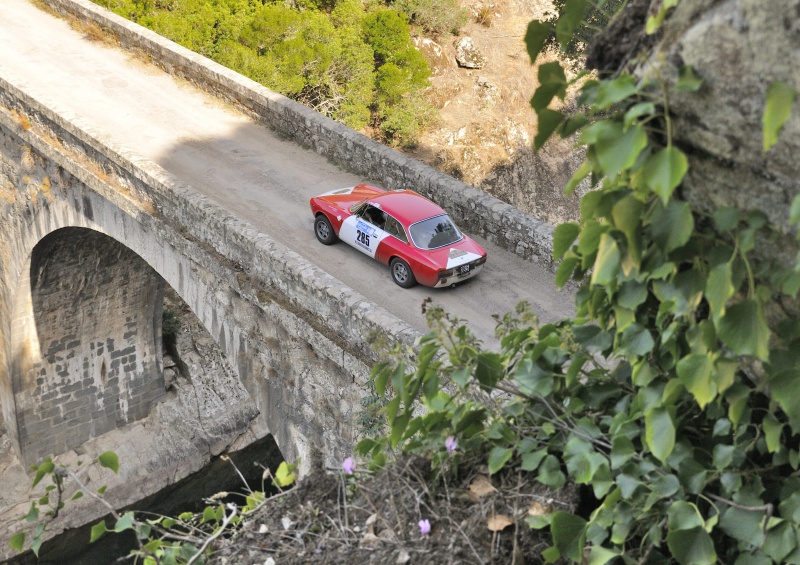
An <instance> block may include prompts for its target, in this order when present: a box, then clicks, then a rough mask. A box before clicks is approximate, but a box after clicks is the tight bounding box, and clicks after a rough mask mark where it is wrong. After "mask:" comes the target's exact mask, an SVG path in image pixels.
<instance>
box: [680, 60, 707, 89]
mask: <svg viewBox="0 0 800 565" xmlns="http://www.w3.org/2000/svg"><path fill="white" fill-rule="evenodd" d="M701 86H703V79H701V78H699V77H698V76H697V75H696V74H694V69H693V68H692V66H691V65H683V66H682V67H681V68H680V71H678V83H677V84H676V85H675V88H676V90H678V92H697V91H698V90H700V87H701Z"/></svg>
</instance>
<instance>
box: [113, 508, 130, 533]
mask: <svg viewBox="0 0 800 565" xmlns="http://www.w3.org/2000/svg"><path fill="white" fill-rule="evenodd" d="M132 529H133V512H126V513H125V514H123V515H122V517H121V518H120V519H119V520H117V523H116V524H114V531H115V532H124V531H125V530H132Z"/></svg>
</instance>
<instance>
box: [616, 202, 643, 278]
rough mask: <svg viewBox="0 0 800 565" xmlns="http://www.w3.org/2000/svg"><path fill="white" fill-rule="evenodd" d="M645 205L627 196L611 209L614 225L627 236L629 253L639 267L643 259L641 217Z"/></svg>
mask: <svg viewBox="0 0 800 565" xmlns="http://www.w3.org/2000/svg"><path fill="white" fill-rule="evenodd" d="M642 208H643V204H642V203H641V202H639V200H637V199H636V198H634V197H633V196H632V195H629V196H626V197H625V198H623V199H622V200H620V201H619V202H617V203H616V204H614V207H613V208H612V209H611V218H612V219H613V220H614V225H615V226H616V227H617V229H618V230H620V231H621V232H622V233H624V234H625V239H626V240H627V242H628V253H630V254H631V257H633V260H634V261H635V263H636V265H637V267H638V265H639V263H640V262H641V259H642V252H641V239H642V237H641V234H640V233H639V232H640V229H641V216H642Z"/></svg>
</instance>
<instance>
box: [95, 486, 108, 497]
mask: <svg viewBox="0 0 800 565" xmlns="http://www.w3.org/2000/svg"><path fill="white" fill-rule="evenodd" d="M107 488H108V485H103V486H101V487H100V488H98V489H97V494H100V495H102V494H105V492H106V489H107Z"/></svg>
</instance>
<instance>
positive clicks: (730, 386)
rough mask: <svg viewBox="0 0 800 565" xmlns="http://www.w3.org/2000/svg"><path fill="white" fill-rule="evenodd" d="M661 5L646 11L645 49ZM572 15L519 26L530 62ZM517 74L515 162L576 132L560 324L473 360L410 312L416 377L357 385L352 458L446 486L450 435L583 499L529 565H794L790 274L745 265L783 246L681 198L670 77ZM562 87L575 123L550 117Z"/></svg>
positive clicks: (766, 118)
mask: <svg viewBox="0 0 800 565" xmlns="http://www.w3.org/2000/svg"><path fill="white" fill-rule="evenodd" d="M677 3H678V2H677V1H675V0H672V1H669V2H664V3H663V6H662V9H661V11H660V12H659V13H658V14H656V15H654V16H652V17H651V18H650V20H649V21H648V22H647V26H646V27H647V31H648V33H652V32H654V31H656V30H658V28H659V26H661V25H662V24H663V22H664V21H666V18H668V17H669V11H670V9H672V8H674V7H675V6H676V5H677ZM585 8H586V2H583V1H579V0H575V1H567V2H565V4H564V9H563V11H562V12H561V15H560V18H559V19H558V21H557V22H555V23H553V22H539V21H534V22H531V24H530V25H529V28H528V32H527V35H526V38H525V39H526V45H527V48H528V53H529V55H530V57H531V62H532V63H533V62H535V61H536V59H537V57H538V56H539V54H540V52H541V51H542V49H544V48H545V45H546V42H547V38H548V37H549V36H550V35H551V34H555V36H556V38H557V39H558V42H559V43H560V44H561V46H562V47H565V46H567V45H569V44H570V41H571V40H572V37H573V34H574V32H575V30H576V29H577V28H578V25H579V22H580V20H581V18H582V16H583V13H584V11H585ZM538 78H539V83H540V87H539V89H538V90H537V91H536V93H535V94H534V96H533V99H532V100H531V105H532V107H533V109H534V111H535V112H536V114H537V117H538V122H539V132H538V134H537V136H536V139H535V142H534V144H535V147H536V148H537V149H538V148H541V147H542V146H543V145H544V143H545V142H546V141H547V140H548V139H549V138H550V137H551V136H553V135H556V134H558V135H561V136H562V137H565V138H566V137H571V136H577V138H578V140H579V142H580V143H581V144H582V145H584V146H585V147H586V160H585V162H584V163H583V164H582V166H581V167H580V168H579V170H578V171H577V173H576V174H575V175H574V176H573V178H572V179H571V180H570V181H569V182H568V184H567V186H566V188H565V192H567V193H570V192H572V191H573V190H574V189H575V188H576V187H577V186H578V184H580V183H581V182H582V181H584V179H590V182H591V184H592V186H593V187H594V190H592V191H590V192H588V193H587V194H586V195H585V196H583V198H582V199H581V205H580V209H581V220H580V222H571V223H565V224H562V225H560V226H558V227H557V228H556V230H555V234H554V258H555V259H556V260H560V263H559V265H558V268H557V272H556V282H557V284H558V285H559V286H563V285H564V284H566V283H567V282H568V281H569V280H574V281H577V282H578V284H579V285H580V288H579V290H578V292H577V294H576V307H577V314H576V317H575V318H574V319H569V320H563V321H561V322H558V323H553V324H539V323H538V321H537V320H536V319H535V317H533V316H532V314H531V313H530V311H529V310H526V309H525V308H521V309H519V310H518V312H517V313H516V314H515V315H508V316H506V317H505V318H503V319H502V320H501V323H500V324H499V325H498V332H499V333H498V335H499V337H500V338H501V348H500V351H499V352H492V351H485V350H482V348H481V347H480V345H479V344H477V343H476V342H475V340H474V338H473V337H472V336H471V335H470V334H469V331H468V329H467V328H466V327H464V326H463V325H461V324H460V323H459V322H458V321H457V320H451V319H449V317H447V316H446V315H445V314H444V313H443V312H441V311H439V310H436V309H429V311H428V316H429V322H430V323H432V324H433V327H434V328H435V331H433V332H432V333H431V334H430V335H429V336H427V337H426V338H425V339H424V340H423V342H422V344H421V349H420V352H419V355H418V359H417V366H416V367H414V368H411V369H408V368H407V367H406V366H405V365H404V364H402V363H398V362H395V363H384V364H382V365H379V366H378V367H376V369H375V371H374V373H373V376H374V382H375V388H376V390H377V392H378V393H379V394H381V395H382V394H383V393H384V392H387V393H389V391H391V394H392V398H391V400H390V401H389V403H388V404H387V407H386V415H387V421H388V425H389V427H388V434H387V435H386V436H385V437H378V438H371V439H367V440H364V441H362V442H361V443H360V444H359V446H358V450H359V452H360V453H361V454H362V455H364V456H371V457H373V458H376V457H377V461H376V464H378V465H380V464H381V463H382V462H383V460H384V459H385V457H386V453H387V452H391V451H392V450H394V449H403V450H406V451H412V452H415V453H420V454H425V455H428V456H429V457H431V458H432V460H433V461H434V463H438V464H440V467H439V469H440V472H452V467H448V466H446V465H444V464H443V462H444V461H445V457H444V450H443V447H442V446H443V439H444V438H446V437H454V438H456V439H457V441H458V442H459V445H460V446H462V447H463V451H464V452H465V453H473V454H475V453H477V454H484V455H483V456H484V457H485V460H486V462H487V464H488V468H489V471H490V472H491V473H493V474H494V473H499V472H503V471H504V470H505V471H508V470H509V469H513V470H514V471H517V470H519V471H523V472H525V473H527V476H528V477H529V478H530V480H536V481H539V482H540V483H543V484H545V485H547V486H550V487H552V488H554V489H558V488H560V487H561V486H563V485H564V484H565V483H566V482H567V481H573V482H575V483H577V484H582V485H587V487H588V488H590V489H591V491H592V492H593V494H594V496H595V497H596V499H597V503H596V505H595V506H594V508H593V510H592V511H591V512H589V513H586V514H584V515H577V514H573V513H568V512H564V511H561V510H556V511H552V512H550V513H547V514H544V515H536V516H529V517H528V518H527V522H528V524H529V525H530V526H531V527H533V528H549V530H550V532H551V535H552V540H553V546H552V547H551V548H550V549H549V550H547V551H545V553H544V554H543V556H542V557H543V558H544V559H545V560H546V561H547V562H553V561H555V560H557V559H559V558H566V559H569V560H571V561H575V562H581V563H590V564H592V565H602V564H605V563H612V562H616V563H664V562H677V563H680V564H682V565H683V564H709V565H710V564H713V563H718V562H721V563H736V564H744V563H748V564H750V563H759V564H761V563H800V489H798V487H800V435H798V432H800V400H798V398H800V397H799V396H798V395H797V394H796V390H795V389H796V383H797V382H798V378H799V377H800V324H798V320H797V318H796V316H795V315H794V313H793V308H792V307H791V306H789V307H777V306H776V305H783V304H789V305H791V304H792V303H793V301H794V300H795V299H796V297H797V292H798V289H800V261H799V262H797V264H796V265H785V264H782V263H780V262H779V261H777V260H774V259H770V258H766V257H765V256H764V254H763V253H761V250H762V249H763V247H764V246H768V245H770V244H771V243H774V242H776V241H777V240H778V238H782V237H786V234H785V233H783V232H782V230H780V229H778V228H776V227H775V226H773V225H771V224H770V223H769V222H768V219H767V216H766V215H765V214H764V213H763V212H761V211H758V210H751V211H741V210H738V209H735V208H730V207H727V208H726V207H722V208H718V209H716V210H713V211H711V212H710V213H703V212H700V211H698V210H696V209H693V208H692V206H691V205H690V203H689V202H687V201H686V200H685V199H683V197H682V195H681V190H680V188H681V185H682V182H683V179H684V178H685V176H686V174H687V171H688V169H689V160H688V159H687V157H686V155H685V154H684V153H683V151H682V150H681V149H680V148H679V147H678V146H676V144H675V141H674V140H675V135H674V128H675V127H676V124H675V123H674V121H673V120H672V118H671V115H670V97H671V96H673V95H674V94H675V93H676V92H682V93H687V94H691V93H695V92H697V91H698V90H699V89H700V87H701V86H702V80H701V79H700V78H699V77H697V76H696V74H695V72H694V70H693V69H692V68H690V67H684V68H682V69H681V70H680V73H679V76H678V77H677V78H676V79H675V80H670V81H667V80H663V79H654V80H649V79H642V78H639V77H637V76H634V75H633V74H630V73H629V72H627V71H624V70H623V71H620V72H619V73H617V74H616V75H614V76H610V77H600V78H598V77H593V76H590V75H588V74H587V73H585V72H584V73H581V74H579V75H578V76H577V77H576V78H575V79H573V80H571V81H568V80H567V79H566V73H565V71H564V69H563V67H562V66H561V64H560V63H558V62H554V63H545V64H541V65H540V66H539V70H538ZM571 89H577V90H578V91H579V95H578V103H579V107H580V108H582V109H583V111H582V112H581V113H578V114H575V115H565V114H563V113H561V112H560V111H558V110H556V109H553V108H552V107H551V103H552V102H553V101H554V100H555V99H556V98H559V99H562V100H563V99H565V97H566V94H567V92H568V90H571ZM795 98H796V91H795V89H794V88H793V87H791V86H790V85H787V84H784V83H779V82H777V83H773V84H772V85H771V86H770V87H769V89H768V92H767V99H766V104H765V111H764V115H763V124H762V125H763V128H762V135H763V149H764V151H768V150H769V149H770V147H772V145H774V144H775V143H776V142H777V141H778V139H779V135H780V132H781V129H782V127H783V125H784V124H785V122H786V120H787V119H788V118H789V116H790V112H791V106H792V104H793V103H794V101H795ZM798 219H800V198H796V199H795V200H794V202H793V205H792V209H791V220H792V222H793V223H797V221H798ZM418 403H421V404H422V406H423V407H424V409H425V410H424V411H423V413H422V414H420V413H419V408H418Z"/></svg>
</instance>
